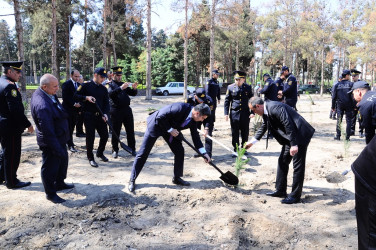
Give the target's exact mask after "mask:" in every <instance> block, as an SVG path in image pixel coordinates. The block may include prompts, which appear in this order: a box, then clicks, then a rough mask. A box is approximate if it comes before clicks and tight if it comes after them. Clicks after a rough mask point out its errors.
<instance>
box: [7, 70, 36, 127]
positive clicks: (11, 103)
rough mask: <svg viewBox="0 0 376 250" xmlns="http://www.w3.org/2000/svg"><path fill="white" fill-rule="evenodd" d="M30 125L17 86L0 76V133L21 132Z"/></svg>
mask: <svg viewBox="0 0 376 250" xmlns="http://www.w3.org/2000/svg"><path fill="white" fill-rule="evenodd" d="M30 126H31V123H30V122H29V120H28V119H27V118H26V116H25V108H24V106H23V103H22V97H21V94H20V92H19V91H18V90H17V86H16V85H15V84H13V83H12V82H11V81H10V80H9V79H8V78H7V77H6V76H5V75H3V76H2V77H1V78H0V133H1V134H8V133H22V132H23V131H24V130H25V128H28V127H30Z"/></svg>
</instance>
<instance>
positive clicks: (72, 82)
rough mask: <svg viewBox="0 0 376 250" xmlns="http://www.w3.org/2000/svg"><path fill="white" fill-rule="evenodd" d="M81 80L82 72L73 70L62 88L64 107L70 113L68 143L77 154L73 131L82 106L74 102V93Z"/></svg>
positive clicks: (70, 148)
mask: <svg viewBox="0 0 376 250" xmlns="http://www.w3.org/2000/svg"><path fill="white" fill-rule="evenodd" d="M79 79H80V72H79V71H78V70H72V72H71V78H70V79H69V80H67V81H66V82H64V83H63V85H62V86H61V90H62V96H63V107H64V109H65V111H66V112H67V113H68V123H69V140H68V142H67V144H68V148H69V150H70V151H71V152H77V150H76V149H75V148H74V146H75V145H74V143H73V131H74V127H75V126H76V123H77V118H78V115H79V112H80V110H81V104H80V103H79V102H76V100H74V93H76V90H77V88H78V87H79V86H81V84H80V83H79V82H78V81H79Z"/></svg>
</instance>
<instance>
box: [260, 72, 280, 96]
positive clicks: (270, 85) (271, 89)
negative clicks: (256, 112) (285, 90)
mask: <svg viewBox="0 0 376 250" xmlns="http://www.w3.org/2000/svg"><path fill="white" fill-rule="evenodd" d="M263 78H264V83H265V85H264V87H263V88H262V89H261V90H260V94H263V95H264V100H265V101H276V102H278V101H279V99H278V97H277V96H278V87H279V83H274V81H273V80H272V78H271V77H270V75H269V74H267V73H266V74H264V75H263Z"/></svg>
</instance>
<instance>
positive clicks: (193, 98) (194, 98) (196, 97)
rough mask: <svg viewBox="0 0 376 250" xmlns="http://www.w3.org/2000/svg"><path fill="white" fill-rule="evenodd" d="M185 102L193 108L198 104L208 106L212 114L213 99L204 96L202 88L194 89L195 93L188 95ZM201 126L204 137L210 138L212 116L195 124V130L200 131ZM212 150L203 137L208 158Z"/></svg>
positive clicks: (212, 123)
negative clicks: (202, 126)
mask: <svg viewBox="0 0 376 250" xmlns="http://www.w3.org/2000/svg"><path fill="white" fill-rule="evenodd" d="M185 102H186V103H189V104H191V105H192V106H193V107H194V106H196V105H198V104H201V103H204V104H206V105H208V106H209V108H210V111H211V113H213V110H214V102H213V99H212V98H211V97H210V96H208V95H206V93H205V89H203V88H198V89H196V93H195V94H190V95H189V96H188V98H187V100H186V101H185ZM202 124H203V125H204V130H205V132H204V133H205V134H204V135H205V136H206V135H209V136H212V134H213V128H214V121H213V118H212V116H211V115H210V116H208V117H207V118H206V119H205V120H204V121H203V122H197V128H198V129H200V130H201V125H202ZM212 148H213V142H212V140H210V139H209V138H206V137H205V150H206V152H207V153H208V155H209V156H210V157H212ZM194 156H195V157H199V155H198V154H195V155H194Z"/></svg>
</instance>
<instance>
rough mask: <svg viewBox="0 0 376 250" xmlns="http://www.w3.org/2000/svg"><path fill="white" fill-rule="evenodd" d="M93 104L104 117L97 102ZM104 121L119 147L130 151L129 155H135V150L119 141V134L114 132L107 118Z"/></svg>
mask: <svg viewBox="0 0 376 250" xmlns="http://www.w3.org/2000/svg"><path fill="white" fill-rule="evenodd" d="M95 106H96V107H97V110H98V112H99V114H101V116H102V117H104V114H103V112H102V110H101V108H100V107H99V106H98V103H95ZM106 123H107V125H108V127H109V128H110V129H111V131H112V135H113V136H115V137H116V139H117V140H118V141H119V142H120V146H121V148H122V149H124V150H125V151H127V152H128V153H130V154H131V155H133V156H136V152H134V151H133V150H132V149H131V148H130V147H129V146H127V145H125V144H124V143H123V142H121V141H120V139H119V136H118V135H117V134H116V132H115V131H114V128H113V127H112V125H111V124H110V123H109V122H108V120H107V121H106Z"/></svg>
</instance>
